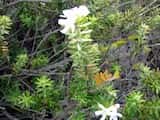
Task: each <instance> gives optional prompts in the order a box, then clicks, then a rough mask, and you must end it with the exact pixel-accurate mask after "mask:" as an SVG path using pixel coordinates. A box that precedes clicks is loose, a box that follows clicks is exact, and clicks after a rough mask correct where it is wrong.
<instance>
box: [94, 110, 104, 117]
mask: <svg viewBox="0 0 160 120" xmlns="http://www.w3.org/2000/svg"><path fill="white" fill-rule="evenodd" d="M102 114H103V111H102V110H98V111H96V112H95V115H96V116H100V115H102Z"/></svg>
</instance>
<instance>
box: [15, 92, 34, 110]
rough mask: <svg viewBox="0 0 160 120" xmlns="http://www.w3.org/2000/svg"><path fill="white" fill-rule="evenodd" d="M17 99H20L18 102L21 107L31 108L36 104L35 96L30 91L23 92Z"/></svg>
mask: <svg viewBox="0 0 160 120" xmlns="http://www.w3.org/2000/svg"><path fill="white" fill-rule="evenodd" d="M17 99H18V100H17V103H16V104H17V105H18V106H20V107H21V108H25V109H27V108H31V107H33V106H34V104H35V101H34V96H32V95H31V94H30V92H29V91H25V92H23V93H22V95H19V96H18V98H17Z"/></svg>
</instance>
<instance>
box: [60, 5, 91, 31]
mask: <svg viewBox="0 0 160 120" xmlns="http://www.w3.org/2000/svg"><path fill="white" fill-rule="evenodd" d="M89 13H90V12H89V10H88V8H87V7H86V6H84V5H81V6H79V7H74V8H71V9H66V10H63V15H60V17H63V18H65V19H59V20H58V24H59V25H61V26H63V27H64V28H63V29H62V30H61V33H63V34H69V33H70V32H71V33H73V32H74V31H75V23H76V20H77V18H79V17H85V16H87V15H88V14H89Z"/></svg>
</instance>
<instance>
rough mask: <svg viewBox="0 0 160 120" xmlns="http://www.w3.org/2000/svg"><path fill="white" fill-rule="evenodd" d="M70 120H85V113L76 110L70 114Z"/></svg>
mask: <svg viewBox="0 0 160 120" xmlns="http://www.w3.org/2000/svg"><path fill="white" fill-rule="evenodd" d="M70 120H85V113H84V112H82V111H81V110H80V109H77V110H75V111H73V112H72V114H71V116H70Z"/></svg>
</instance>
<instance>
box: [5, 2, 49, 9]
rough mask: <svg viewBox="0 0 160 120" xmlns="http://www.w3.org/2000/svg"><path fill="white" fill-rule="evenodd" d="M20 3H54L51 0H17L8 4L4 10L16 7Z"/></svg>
mask: <svg viewBox="0 0 160 120" xmlns="http://www.w3.org/2000/svg"><path fill="white" fill-rule="evenodd" d="M20 2H46V3H47V2H52V1H51V0H17V1H14V2H11V3H9V4H7V5H6V6H4V7H3V8H2V9H4V8H7V7H10V6H13V5H16V4H18V3H20Z"/></svg>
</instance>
